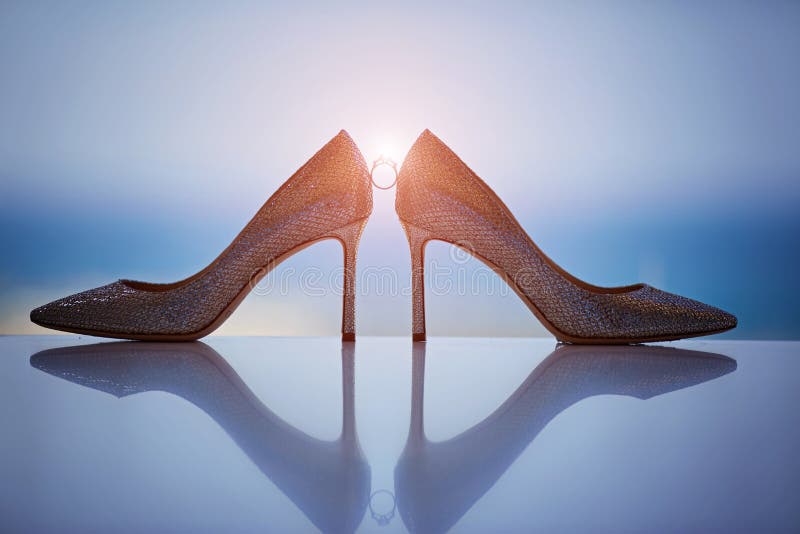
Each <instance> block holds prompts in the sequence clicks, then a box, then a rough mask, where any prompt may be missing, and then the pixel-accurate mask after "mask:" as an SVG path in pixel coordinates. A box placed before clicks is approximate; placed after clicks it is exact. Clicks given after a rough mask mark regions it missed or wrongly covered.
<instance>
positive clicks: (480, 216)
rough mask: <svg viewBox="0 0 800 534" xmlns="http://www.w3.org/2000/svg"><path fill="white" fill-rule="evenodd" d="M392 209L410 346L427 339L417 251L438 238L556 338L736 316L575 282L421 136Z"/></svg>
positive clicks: (616, 338)
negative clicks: (399, 233) (408, 290)
mask: <svg viewBox="0 0 800 534" xmlns="http://www.w3.org/2000/svg"><path fill="white" fill-rule="evenodd" d="M395 208H396V209H397V214H398V216H399V217H400V222H401V223H402V224H403V226H404V227H405V228H406V232H407V233H408V239H409V244H410V245H411V263H412V270H413V273H412V281H413V282H412V288H413V289H412V290H413V301H414V310H413V315H414V326H413V334H414V339H415V340H422V339H425V299H424V296H423V287H422V286H423V268H422V259H423V253H422V249H423V246H424V243H425V242H426V241H430V240H431V239H437V240H440V241H444V242H446V243H450V244H453V245H456V246H459V247H461V248H463V249H465V250H467V252H469V253H470V254H472V255H473V256H475V257H476V258H478V259H479V260H481V261H483V262H484V263H485V264H487V265H488V266H489V267H490V268H491V269H493V270H494V271H495V272H496V273H497V274H498V275H500V277H501V278H502V279H503V280H505V281H506V283H508V285H509V286H510V287H511V288H512V289H514V291H516V293H517V294H518V295H519V297H520V298H521V299H522V300H523V302H524V303H525V304H526V305H527V306H528V308H530V310H531V312H533V314H534V315H535V316H536V317H537V318H538V319H539V320H540V321H541V322H542V324H543V325H544V326H545V328H547V329H548V330H549V331H550V332H552V333H553V335H555V337H556V338H557V339H559V340H560V341H566V342H570V343H587V344H588V343H592V344H594V343H606V344H612V343H643V342H647V341H669V340H673V339H681V338H685V337H694V336H703V335H707V334H716V333H719V332H724V331H725V330H729V329H731V328H734V327H735V326H736V317H734V316H733V315H731V314H730V313H727V312H725V311H723V310H720V309H719V308H715V307H713V306H709V305H707V304H703V303H702V302H698V301H696V300H692V299H688V298H686V297H681V296H680V295H674V294H672V293H667V292H666V291H661V290H659V289H656V288H654V287H651V286H649V285H647V284H634V285H630V286H624V287H599V286H595V285H592V284H588V283H586V282H584V281H582V280H579V279H578V278H576V277H574V276H572V275H571V274H569V273H568V272H566V271H565V270H564V269H562V268H561V267H559V266H558V265H557V264H556V263H555V262H554V261H553V260H551V259H550V258H548V257H547V256H546V255H545V254H544V253H543V252H542V251H541V250H540V249H539V247H537V246H536V244H535V243H534V242H533V241H532V240H531V238H530V237H529V236H528V234H527V233H525V230H523V229H522V227H521V226H520V224H519V223H518V222H517V220H516V219H515V218H514V216H513V215H512V214H511V212H510V211H509V209H508V208H507V207H506V205H505V204H503V201H502V200H500V198H498V196H497V195H496V194H495V193H494V191H492V190H491V188H490V187H489V186H488V185H486V183H485V182H484V181H483V180H481V179H480V178H479V177H478V176H477V175H476V174H475V173H474V172H473V171H472V170H471V169H470V168H469V167H467V165H466V164H465V163H464V162H463V161H461V159H459V157H458V156H457V155H456V154H455V153H454V152H453V151H452V150H450V148H449V147H448V146H447V145H445V144H444V143H443V142H442V141H441V140H440V139H439V138H438V137H436V136H435V135H433V134H432V133H431V132H430V131H428V130H425V131H424V132H422V134H421V135H420V136H419V138H418V139H417V140H416V142H415V143H414V146H412V147H411V150H409V152H408V154H407V155H406V158H405V160H404V162H403V166H402V167H401V169H400V172H399V175H398V178H397V197H396V201H395Z"/></svg>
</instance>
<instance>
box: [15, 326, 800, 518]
mask: <svg viewBox="0 0 800 534" xmlns="http://www.w3.org/2000/svg"><path fill="white" fill-rule="evenodd" d="M0 354H2V357H1V358H0V425H2V439H1V440H0V480H1V481H2V483H1V484H0V532H4V533H5V532H26V533H29V532H81V533H87V532H104V533H107V532H192V533H194V532H221V531H223V532H281V533H284V532H320V531H321V532H381V533H394V532H534V531H537V532H609V533H611V532H614V533H619V532H764V531H769V532H790V531H796V530H797V529H798V528H800V477H798V475H799V474H800V472H799V470H798V465H799V463H800V462H798V453H797V451H798V450H800V431H798V429H797V426H798V425H797V416H796V415H795V412H794V411H795V409H796V407H797V406H798V404H799V403H798V400H800V388H799V387H798V385H800V357H799V356H800V343H798V342H748V341H716V340H698V341H686V342H677V343H670V344H665V345H661V346H626V347H598V346H583V347H581V346H570V345H556V344H555V342H554V341H552V340H547V339H530V338H511V339H484V338H434V339H432V340H430V341H428V342H427V343H416V344H413V343H411V341H410V340H409V339H405V338H380V337H375V338H361V339H359V340H358V341H357V342H355V343H342V342H340V341H339V340H338V339H335V338H258V337H253V338H244V337H209V338H207V339H205V340H204V341H203V342H194V343H185V344H167V343H145V342H107V343H104V342H99V341H98V340H97V339H93V338H88V337H78V336H29V337H23V336H19V337H18V336H7V337H0Z"/></svg>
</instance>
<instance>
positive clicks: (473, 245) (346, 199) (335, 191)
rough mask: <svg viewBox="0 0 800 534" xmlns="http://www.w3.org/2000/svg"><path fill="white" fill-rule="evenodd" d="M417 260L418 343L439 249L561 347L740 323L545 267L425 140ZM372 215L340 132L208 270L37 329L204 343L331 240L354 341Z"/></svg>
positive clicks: (79, 307)
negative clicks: (271, 276)
mask: <svg viewBox="0 0 800 534" xmlns="http://www.w3.org/2000/svg"><path fill="white" fill-rule="evenodd" d="M396 210H397V214H398V216H399V217H400V222H401V224H402V225H403V227H404V229H405V231H406V234H407V237H408V242H409V245H410V249H411V267H412V269H411V272H412V306H413V310H412V323H413V324H412V332H413V339H414V340H415V341H422V340H425V336H426V333H425V297H424V249H425V245H426V244H427V243H428V242H429V241H432V240H441V241H445V242H448V243H451V244H453V245H456V246H458V247H461V248H464V249H466V250H467V251H468V252H469V253H471V254H472V255H474V256H476V257H477V258H479V259H480V260H482V261H483V262H484V263H486V264H487V265H488V266H490V267H491V268H492V269H494V270H495V271H496V272H497V273H498V274H499V275H500V276H501V277H502V278H503V279H504V280H505V281H506V282H507V283H508V284H509V285H510V286H511V287H512V288H513V289H514V291H516V293H517V294H518V295H519V296H520V298H522V300H523V302H524V303H525V304H526V305H527V306H528V307H529V308H530V309H531V311H532V312H533V314H534V315H535V316H536V317H537V318H538V319H539V320H540V321H541V322H542V323H543V324H544V326H545V327H546V328H547V329H548V330H549V331H550V332H552V333H553V335H554V336H555V337H556V338H557V339H558V340H560V341H564V342H571V343H592V344H594V343H604V344H610V343H641V342H648V341H667V340H673V339H680V338H685V337H694V336H701V335H707V334H714V333H718V332H723V331H725V330H728V329H731V328H733V327H735V326H736V317H734V316H733V315H731V314H729V313H727V312H724V311H722V310H720V309H718V308H715V307H713V306H709V305H706V304H703V303H701V302H698V301H695V300H692V299H689V298H685V297H681V296H679V295H674V294H671V293H667V292H665V291H661V290H658V289H656V288H653V287H651V286H649V285H647V284H635V285H630V286H624V287H612V288H605V287H598V286H594V285H591V284H588V283H586V282H583V281H582V280H579V279H577V278H575V277H574V276H572V275H570V274H569V273H567V272H566V271H565V270H564V269H562V268H561V267H559V266H558V265H557V264H556V263H555V262H553V261H552V260H551V259H550V258H548V257H547V256H546V255H545V254H544V253H543V252H542V251H541V250H540V249H539V248H538V247H537V246H536V244H535V243H534V242H533V241H532V240H531V239H530V237H528V235H527V233H525V231H524V230H523V229H522V227H521V226H520V224H519V223H518V222H517V220H516V219H515V218H514V216H513V215H512V214H511V212H510V211H509V210H508V208H507V207H506V206H505V204H503V202H502V201H501V200H500V199H499V198H498V197H497V195H495V193H494V192H493V191H492V190H491V189H490V188H489V186H487V185H486V183H484V182H483V181H482V180H481V179H480V178H479V177H478V176H477V175H476V174H475V173H474V172H472V170H470V168H469V167H467V165H466V164H465V163H464V162H463V161H461V159H459V157H458V156H457V155H456V154H455V153H454V152H453V151H452V150H450V148H449V147H447V145H445V144H444V143H443V142H442V141H441V140H440V139H439V138H438V137H436V136H435V135H433V134H432V133H431V132H430V131H428V130H425V131H424V132H423V133H422V134H421V135H420V136H419V138H418V139H417V140H416V142H415V143H414V145H413V146H412V147H411V149H410V151H409V152H408V154H407V156H406V158H405V161H404V162H403V165H402V167H401V169H400V171H399V174H398V177H397V197H396ZM371 212H372V186H371V174H370V171H369V170H368V168H367V165H366V161H365V160H364V157H363V155H362V154H361V152H360V151H359V149H358V147H357V146H356V144H355V143H354V142H353V140H352V139H351V138H350V136H349V135H348V134H347V132H345V131H344V130H342V131H341V132H339V134H338V135H336V137H334V138H333V139H332V140H331V141H329V142H328V143H327V144H326V145H325V146H324V147H323V148H322V149H321V150H320V151H319V152H317V153H316V154H315V155H314V156H313V157H312V158H311V159H310V160H309V161H308V162H307V163H306V164H305V165H303V166H302V167H301V168H300V169H299V170H298V171H297V172H296V173H295V174H294V175H292V177H291V178H289V179H288V180H287V181H286V182H285V183H284V184H283V185H282V186H281V187H280V189H278V191H277V192H276V193H275V194H273V195H272V197H270V199H269V200H267V202H266V203H265V204H264V206H262V208H261V209H260V210H259V211H258V213H257V214H256V215H255V217H253V219H252V220H251V221H250V222H249V223H248V224H247V226H245V228H244V229H243V230H242V231H241V232H240V233H239V235H238V236H237V237H236V239H234V240H233V242H232V243H231V244H230V245H229V246H228V248H227V249H225V250H224V251H223V252H222V254H220V255H219V256H218V257H217V258H216V259H215V260H214V261H213V262H212V263H211V264H210V265H209V266H208V267H206V268H205V269H203V270H202V271H200V272H198V273H197V274H195V275H193V276H191V277H189V278H186V279H184V280H181V281H179V282H174V283H171V284H153V283H147V282H138V281H133V280H118V281H116V282H114V283H112V284H108V285H105V286H101V287H98V288H95V289H90V290H88V291H84V292H81V293H77V294H75V295H71V296H69V297H66V298H63V299H60V300H56V301H54V302H51V303H49V304H46V305H44V306H42V307H39V308H36V309H35V310H33V311H32V312H31V320H32V321H33V322H34V323H36V324H39V325H41V326H45V327H48V328H53V329H57V330H64V331H68V332H76V333H81V334H89V335H95V336H103V337H114V338H125V339H140V340H153V341H188V340H195V339H198V338H201V337H203V336H206V335H208V334H209V333H211V332H212V331H214V330H215V329H216V328H217V327H219V326H220V325H221V324H222V323H223V322H224V321H225V320H226V319H227V318H228V317H229V316H230V314H231V313H232V312H233V311H234V310H235V309H236V307H237V306H238V304H239V303H240V302H241V301H242V299H243V298H244V297H245V296H246V295H247V293H248V292H249V290H250V288H251V287H252V286H253V284H254V282H257V281H258V280H259V279H260V278H261V277H263V276H264V275H265V274H266V273H267V272H268V271H269V270H270V269H272V268H274V267H275V265H277V264H278V263H280V262H281V261H282V260H283V259H285V258H287V257H288V256H291V255H292V254H294V253H295V252H298V251H299V250H301V249H303V248H305V247H307V246H309V245H311V244H313V243H316V242H318V241H321V240H324V239H337V240H339V241H340V242H341V243H342V245H343V247H344V284H343V313H342V339H343V340H354V339H355V283H356V277H355V264H356V252H357V249H358V243H359V239H360V237H361V232H362V230H363V228H364V225H365V224H366V221H367V219H368V218H369V215H370V214H371Z"/></svg>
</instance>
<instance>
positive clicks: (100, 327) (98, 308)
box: [30, 282, 125, 333]
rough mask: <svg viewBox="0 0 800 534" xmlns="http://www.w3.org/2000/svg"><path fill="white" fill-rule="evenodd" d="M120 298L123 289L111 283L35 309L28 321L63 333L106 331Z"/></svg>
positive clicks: (118, 284)
mask: <svg viewBox="0 0 800 534" xmlns="http://www.w3.org/2000/svg"><path fill="white" fill-rule="evenodd" d="M124 294H125V291H124V287H122V286H121V285H120V283H119V282H115V283H113V284H108V285H105V286H101V287H97V288H94V289H89V290H87V291H82V292H79V293H75V294H73V295H69V296H67V297H64V298H61V299H58V300H54V301H52V302H49V303H47V304H45V305H43V306H39V307H38V308H35V309H33V310H32V311H31V313H30V319H31V322H33V323H35V324H37V325H39V326H43V327H45V328H51V329H54V330H63V331H66V332H76V333H83V332H89V331H99V332H102V331H107V330H108V329H109V327H110V326H112V325H113V324H114V321H115V316H116V315H117V314H116V313H115V307H116V303H118V302H119V300H120V298H122V297H124Z"/></svg>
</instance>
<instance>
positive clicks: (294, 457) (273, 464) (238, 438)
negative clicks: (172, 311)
mask: <svg viewBox="0 0 800 534" xmlns="http://www.w3.org/2000/svg"><path fill="white" fill-rule="evenodd" d="M353 358H354V343H352V342H347V343H342V397H343V415H342V431H341V435H340V437H339V439H337V440H335V441H324V440H319V439H316V438H313V437H311V436H309V435H307V434H305V433H303V432H301V431H300V430H298V429H296V428H295V427H293V426H291V425H290V424H288V423H287V422H285V421H284V420H282V419H281V418H280V417H278V416H277V415H276V414H275V413H273V412H272V411H270V409H269V408H267V407H266V406H265V405H264V404H263V403H262V402H261V401H259V400H258V398H257V397H256V396H255V395H254V394H253V392H252V391H251V390H250V388H248V387H247V385H246V384H245V383H244V382H243V381H242V379H241V378H240V377H239V375H238V374H237V373H236V371H234V370H233V368H231V366H230V365H229V364H228V362H226V361H225V359H224V358H222V357H221V356H220V355H219V354H218V353H217V352H216V351H214V349H212V348H211V347H209V346H208V345H206V344H204V343H202V342H199V341H195V342H191V343H179V344H176V343H156V342H111V343H100V344H96V345H81V346H72V347H65V348H58V349H50V350H45V351H42V352H39V353H37V354H34V355H33V356H31V365H32V366H33V367H35V368H37V369H40V370H42V371H44V372H46V373H49V374H51V375H54V376H58V377H60V378H63V379H65V380H69V381H70V382H74V383H76V384H80V385H82V386H86V387H90V388H94V389H97V390H100V391H104V392H106V393H110V394H112V395H115V396H117V397H125V396H127V395H132V394H134V393H141V392H146V391H164V392H167V393H172V394H174V395H177V396H179V397H182V398H183V399H185V400H187V401H189V402H191V403H192V404H194V405H195V406H197V407H198V408H200V409H201V410H203V411H204V412H206V413H207V414H208V415H209V416H211V418H213V419H214V421H216V423H217V424H219V426H220V427H222V428H223V429H224V430H225V432H227V433H228V435H230V437H231V438H232V439H233V440H234V441H235V442H236V444H237V445H238V446H239V447H240V448H241V449H242V451H244V452H245V453H246V454H247V456H249V457H250V459H251V460H252V461H253V463H254V464H255V465H256V466H257V467H258V468H259V469H260V470H261V471H262V472H263V473H264V474H265V475H266V476H267V477H268V478H269V479H270V480H271V481H272V482H273V483H274V484H275V485H276V486H277V487H278V488H280V490H281V491H282V492H283V493H284V494H285V495H286V496H287V497H289V499H291V500H292V502H294V504H295V505H296V506H297V507H298V508H299V509H300V510H301V511H302V512H303V513H304V514H305V515H306V517H308V519H309V520H310V521H311V522H312V523H313V524H314V525H315V526H316V527H317V528H319V529H320V530H321V531H323V532H354V531H355V530H356V528H358V525H359V524H360V523H361V521H362V518H363V516H364V513H365V511H366V509H367V505H368V502H369V495H370V484H371V473H370V467H369V465H368V464H367V462H366V459H365V457H364V454H363V452H362V450H361V446H360V445H359V442H358V437H357V436H356V428H355V415H354V413H355V411H354V394H353V388H354V359H353Z"/></svg>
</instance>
